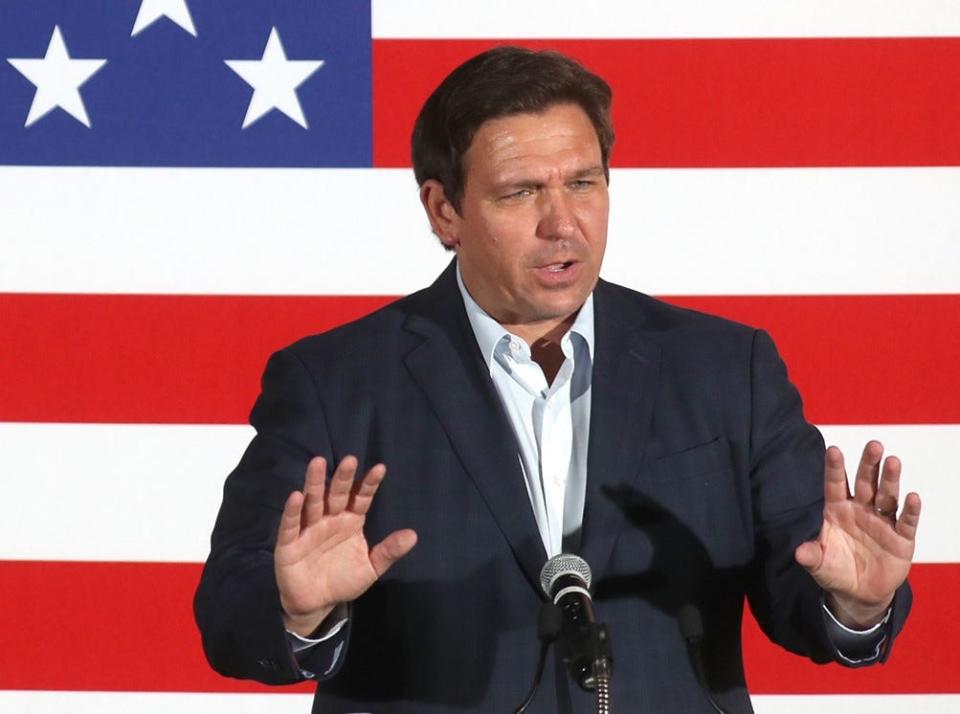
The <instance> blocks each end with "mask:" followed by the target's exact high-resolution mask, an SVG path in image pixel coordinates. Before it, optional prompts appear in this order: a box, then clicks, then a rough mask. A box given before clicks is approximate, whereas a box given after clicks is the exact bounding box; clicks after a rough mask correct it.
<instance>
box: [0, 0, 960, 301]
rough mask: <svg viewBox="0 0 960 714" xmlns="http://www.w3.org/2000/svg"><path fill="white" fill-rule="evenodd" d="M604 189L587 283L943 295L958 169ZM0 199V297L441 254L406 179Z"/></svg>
mask: <svg viewBox="0 0 960 714" xmlns="http://www.w3.org/2000/svg"><path fill="white" fill-rule="evenodd" d="M958 6H960V5H958ZM610 190H611V202H612V210H611V219H610V220H611V225H610V240H609V242H608V251H607V258H606V263H605V267H604V276H605V277H607V278H609V279H611V280H615V281H617V282H621V283H624V284H627V285H630V286H632V287H636V288H639V289H642V290H644V291H646V292H649V293H652V294H657V295H671V294H672V295H680V294H685V295H693V294H701V295H702V294H728V293H734V294H851V293H854V294H856V293H862V294H872V293H958V292H960V270H957V266H958V265H960V240H958V239H957V237H958V236H960V201H957V200H956V198H957V196H960V169H958V168H952V167H951V168H896V169H671V170H665V169H656V170H654V169H651V170H645V169H622V170H615V171H614V172H613V176H612V185H611V189H610ZM0 196H3V197H4V208H3V211H0V236H2V239H0V240H2V248H3V253H2V260H0V292H60V293H66V292H81V293H167V294H178V293H179V294H197V293H208V294H261V295H262V294H279V295H283V294H288V295H289V294H294V295H295V294H364V293H365V294H387V295H398V294H405V293H408V292H411V291H413V290H416V289H418V288H420V287H423V286H424V285H427V284H429V283H430V282H431V281H432V280H433V278H434V277H435V276H436V275H437V274H438V273H439V272H440V270H441V269H442V268H443V266H444V265H445V264H446V262H447V260H449V257H450V255H449V254H448V253H445V252H444V251H443V250H442V249H441V248H440V247H439V245H438V244H437V242H436V239H435V238H434V237H433V236H432V235H431V234H430V231H429V227H428V224H427V221H426V218H425V217H424V214H423V210H422V208H421V206H420V202H419V200H418V197H417V188H416V185H415V183H414V180H413V177H412V173H411V171H409V170H407V169H375V170H371V169H368V170H306V169H289V170H277V169H267V170H262V169H261V170H257V169H206V170H194V169H139V168H134V169H102V168H37V167H19V168H18V167H5V168H0ZM52 197H56V208H55V209H54V208H52V207H51V206H52V204H51V200H52Z"/></svg>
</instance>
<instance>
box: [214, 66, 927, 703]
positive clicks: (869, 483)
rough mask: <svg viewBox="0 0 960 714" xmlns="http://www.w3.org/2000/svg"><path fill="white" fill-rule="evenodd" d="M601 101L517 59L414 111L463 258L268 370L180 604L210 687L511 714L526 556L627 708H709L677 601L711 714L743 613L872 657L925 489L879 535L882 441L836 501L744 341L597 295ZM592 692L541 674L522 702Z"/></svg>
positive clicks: (815, 438) (767, 352) (432, 197)
mask: <svg viewBox="0 0 960 714" xmlns="http://www.w3.org/2000/svg"><path fill="white" fill-rule="evenodd" d="M609 107H610V91H609V88H608V87H607V85H606V83H604V82H603V80H601V79H600V78H598V77H595V76H594V75H592V74H590V73H588V72H587V71H586V70H584V69H583V68H582V67H580V66H579V65H578V64H576V63H574V62H573V61H571V60H569V59H567V58H565V57H562V56H560V55H556V54H553V53H534V52H530V51H527V50H522V49H516V48H499V49H496V50H491V51H489V52H486V53H484V54H482V55H479V56H478V57H475V58H473V59H472V60H470V61H468V62H466V63H465V64H464V65H462V66H461V67H460V68H458V69H457V70H455V71H454V72H453V73H452V74H451V75H450V76H449V77H448V78H447V79H446V80H444V82H443V83H442V84H441V85H440V87H438V88H437V90H436V91H435V92H434V94H433V95H432V96H431V97H430V99H428V101H427V102H426V104H425V105H424V107H423V109H422V111H421V114H420V117H419V118H418V120H417V125H416V127H415V130H414V138H413V155H414V169H415V172H416V175H417V179H418V181H419V183H420V197H421V201H422V203H423V205H424V208H425V209H426V212H427V215H428V217H429V220H430V223H431V226H432V229H433V231H434V233H435V234H436V235H437V236H438V237H439V239H440V241H441V242H442V244H443V245H444V246H445V247H446V248H448V249H450V250H452V251H453V252H455V254H456V260H455V261H454V262H453V263H451V265H450V267H449V268H448V269H447V270H446V271H445V272H444V273H443V275H441V276H440V278H438V280H437V281H436V282H435V283H434V285H432V286H431V287H429V288H427V289H426V290H423V291H421V292H419V293H416V294H414V295H412V296H409V297H407V298H405V299H403V300H400V301H399V302H397V303H394V304H393V305H390V306H388V307H386V308H384V309H383V310H380V311H379V312H377V313H375V314H373V315H371V316H369V317H367V318H365V319H363V320H360V321H358V322H356V323H353V324H350V325H346V326H344V327H341V328H339V329H337V330H333V331H331V332H329V333H326V334H324V335H319V336H315V337H311V338H307V339H305V340H302V341H300V342H298V343H296V344H295V345H293V346H291V347H290V348H288V349H286V350H283V351H281V352H279V353H277V354H276V355H274V356H273V358H272V359H271V361H270V363H269V364H268V366H267V370H266V372H265V375H264V380H263V392H262V394H261V396H260V398H259V400H258V402H257V405H256V406H255V408H254V411H253V413H252V416H251V422H252V423H253V425H254V426H255V427H256V428H257V432H258V433H257V436H256V438H255V439H254V440H253V442H252V443H251V445H250V447H249V449H248V450H247V452H246V454H245V455H244V457H243V460H242V461H241V463H240V465H239V466H238V467H237V469H236V470H235V471H234V472H233V474H231V476H230V477H229V479H228V481H227V484H226V487H225V492H224V502H223V506H222V508H221V512H220V515H219V518H218V521H217V526H216V530H215V531H214V535H213V546H212V551H211V555H210V558H209V560H208V562H207V566H206V568H205V570H204V575H203V580H202V582H201V585H200V588H199V590H198V593H197V600H196V613H197V620H198V622H199V624H200V627H201V630H202V632H203V636H204V645H205V648H206V651H207V655H208V657H209V659H210V661H211V663H212V664H213V666H214V667H216V668H217V669H218V670H219V671H221V672H223V673H225V674H228V675H231V676H239V677H253V678H256V679H259V680H261V681H265V682H271V683H281V682H292V681H297V680H300V679H302V678H304V677H317V678H318V679H320V680H322V681H320V683H319V685H318V689H317V695H316V700H315V706H314V710H315V711H323V712H355V711H372V712H418V713H422V712H454V711H458V712H459V711H489V712H506V711H511V710H512V709H513V708H514V707H515V706H516V705H517V704H518V703H519V702H520V701H521V700H522V699H523V696H524V694H525V692H526V689H527V688H528V686H529V684H530V681H531V679H532V677H533V671H534V667H535V663H536V654H537V649H538V642H537V638H536V621H537V613H538V610H539V608H540V604H541V602H542V599H543V596H542V594H541V593H540V589H539V586H538V584H537V578H538V574H539V571H540V568H541V566H542V565H543V563H544V561H545V560H546V559H547V557H549V556H552V555H555V554H556V553H558V552H561V551H570V550H572V551H575V552H578V553H580V554H581V555H582V556H583V557H584V558H585V559H586V560H587V561H588V562H589V564H590V565H591V566H592V567H593V570H594V582H595V591H596V592H595V596H596V611H597V613H598V617H599V618H600V619H601V620H602V621H604V622H606V623H608V625H609V626H610V630H611V633H612V643H613V654H614V658H615V665H614V667H615V669H614V677H613V701H614V705H615V706H616V705H617V704H618V703H620V704H621V706H622V707H624V709H623V710H629V711H631V712H665V711H683V712H698V711H703V712H707V711H713V709H712V708H711V705H710V703H709V702H708V700H707V698H706V697H705V695H704V693H703V691H702V690H701V689H700V688H699V686H698V683H697V680H696V678H695V675H694V667H693V664H692V663H691V661H690V659H689V657H688V653H687V648H686V643H685V641H684V638H683V637H682V635H681V632H680V627H679V625H678V622H677V612H678V610H679V609H680V608H681V607H682V606H684V605H693V606H694V607H696V608H697V609H698V610H699V611H700V612H701V614H702V617H703V621H704V639H703V648H702V649H703V655H704V660H705V669H706V679H707V682H706V684H707V686H708V687H709V689H710V690H711V692H712V694H713V695H714V696H715V698H716V699H717V700H718V701H719V702H721V704H722V705H723V706H724V707H725V708H726V709H727V710H728V711H731V712H744V711H750V703H749V698H748V696H747V693H746V689H745V684H744V677H743V666H742V658H741V652H740V619H741V613H742V607H743V601H744V597H745V596H746V597H747V598H748V599H749V602H750V606H751V608H752V609H753V611H754V613H755V615H756V617H757V619H758V621H759V622H760V624H761V626H762V627H763V628H764V630H765V631H766V632H767V634H768V635H770V636H771V638H773V639H774V640H775V641H777V642H778V643H780V644H781V645H783V646H785V647H787V648H788V649H791V650H793V651H795V652H798V653H800V654H802V655H805V656H808V657H811V658H813V659H814V660H816V661H819V662H824V661H829V660H835V661H840V662H844V663H846V664H850V665H856V664H869V663H871V662H874V661H882V660H883V659H885V658H886V657H887V655H888V654H889V650H890V644H891V642H892V640H893V637H894V636H895V634H896V632H897V631H898V630H899V629H900V627H901V626H902V624H903V622H904V619H905V617H906V614H907V611H908V609H909V605H910V593H909V589H908V587H907V585H906V583H905V580H906V575H907V572H908V570H909V566H910V560H911V558H912V554H913V543H914V537H915V532H916V527H917V522H918V519H919V513H920V501H919V498H918V497H917V496H916V494H910V495H908V496H907V497H906V499H904V503H903V505H902V509H901V513H900V516H899V518H898V517H897V515H896V513H897V509H898V503H899V476H900V463H899V461H898V460H897V459H895V458H894V457H890V458H888V459H886V461H883V450H882V447H881V446H880V444H878V443H876V442H871V443H869V444H868V445H867V446H866V448H865V449H864V452H863V456H862V458H861V462H860V465H859V467H858V469H857V475H856V480H855V486H854V494H853V496H852V497H851V496H849V494H848V490H847V481H846V475H845V472H844V465H843V458H842V455H841V454H840V453H839V451H838V450H837V449H836V448H835V447H832V448H831V449H829V450H827V452H826V459H824V451H823V443H822V440H821V439H820V436H819V434H818V433H817V431H816V430H815V429H814V428H813V427H811V426H810V425H808V424H807V423H806V422H805V421H804V420H803V416H802V410H801V403H800V400H799V397H798V395H797V393H796V391H795V390H794V389H793V387H792V386H791V385H790V384H789V382H788V381H787V379H786V373H785V369H784V367H783V364H782V362H781V361H780V359H779V357H778V356H777V353H776V350H775V348H774V347H773V345H772V343H771V342H770V340H769V338H767V337H766V336H765V335H764V334H763V333H762V332H758V331H754V330H751V329H749V328H746V327H743V326H740V325H735V324H732V323H729V322H726V321H723V320H720V319H717V318H712V317H708V316H705V315H700V314H696V313H692V312H689V311H685V310H680V309H677V308H673V307H670V306H667V305H664V304H662V303H659V302H657V301H655V300H653V299H651V298H649V297H647V296H644V295H642V294H639V293H635V292H632V291H630V290H627V289H625V288H621V287H618V286H614V285H610V284H608V283H604V282H603V281H599V282H598V275H599V271H600V266H601V262H602V258H603V253H604V248H605V244H606V233H607V216H608V207H609V206H608V194H607V182H608V176H609V173H608V161H609V153H610V149H611V146H612V143H613V132H612V129H611V128H610V120H609ZM328 464H329V465H330V466H331V467H333V466H335V469H334V471H333V475H332V477H330V478H329V479H328V474H327V468H328ZM881 464H882V465H881ZM387 467H389V469H390V477H389V478H386V470H387ZM304 471H306V480H305V482H304V481H303V473H304ZM360 474H363V475H362V477H359V476H360ZM301 487H302V491H300V490H299V489H300V488H301ZM824 495H825V498H824ZM371 544H372V547H371ZM414 546H416V547H414ZM592 706H593V705H592V701H591V699H590V697H589V696H588V695H586V694H585V693H583V692H581V691H579V690H577V689H576V688H575V687H574V686H571V685H570V684H569V682H568V678H567V677H566V675H565V673H564V672H563V670H562V669H561V668H560V667H559V666H558V665H557V663H556V662H554V663H553V666H551V667H548V668H547V672H546V675H545V680H544V685H543V687H542V690H541V694H540V695H539V697H538V699H537V701H536V702H535V705H534V707H533V709H531V711H542V712H586V711H592V710H593V709H592ZM627 708H628V709H627Z"/></svg>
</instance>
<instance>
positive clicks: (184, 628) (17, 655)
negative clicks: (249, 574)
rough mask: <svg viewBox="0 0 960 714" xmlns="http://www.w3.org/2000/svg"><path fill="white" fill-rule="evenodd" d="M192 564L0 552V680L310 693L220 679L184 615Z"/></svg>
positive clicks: (3, 684)
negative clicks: (14, 557)
mask: <svg viewBox="0 0 960 714" xmlns="http://www.w3.org/2000/svg"><path fill="white" fill-rule="evenodd" d="M200 569H201V566H200V565H199V564H195V563H100V562H97V563H79V562H66V563H65V562H35V561H0V592H3V594H4V596H3V597H4V604H3V607H2V608H0V689H55V690H77V691H89V690H100V691H125V692H126V691H129V692H141V691H142V692H150V691H155V692H181V691H182V692H257V691H290V692H301V693H302V692H312V691H313V689H314V685H311V684H307V685H296V686H294V687H293V688H284V689H282V690H276V689H271V688H270V687H266V686H263V685H259V684H256V683H252V682H240V681H237V680H230V679H226V678H223V677H221V676H219V675H218V674H216V673H215V672H214V671H213V670H212V669H210V667H209V666H208V665H207V663H206V659H205V658H204V656H203V650H202V648H201V646H200V635H199V633H198V631H197V627H196V625H195V624H194V621H193V610H192V607H193V602H192V599H193V591H194V590H195V589H196V586H197V583H198V582H199V581H200Z"/></svg>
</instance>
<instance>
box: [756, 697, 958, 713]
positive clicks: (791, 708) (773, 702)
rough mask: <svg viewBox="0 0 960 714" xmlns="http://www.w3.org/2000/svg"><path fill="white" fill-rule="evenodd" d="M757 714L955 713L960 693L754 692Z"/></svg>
mask: <svg viewBox="0 0 960 714" xmlns="http://www.w3.org/2000/svg"><path fill="white" fill-rule="evenodd" d="M751 699H752V700H753V709H754V712H755V713H756V714H810V712H816V713H817V714H903V713H904V712H918V713H919V712H923V714H956V712H960V694H831V695H824V694H804V695H789V696H788V695H780V694H764V695H754V696H753V697H751Z"/></svg>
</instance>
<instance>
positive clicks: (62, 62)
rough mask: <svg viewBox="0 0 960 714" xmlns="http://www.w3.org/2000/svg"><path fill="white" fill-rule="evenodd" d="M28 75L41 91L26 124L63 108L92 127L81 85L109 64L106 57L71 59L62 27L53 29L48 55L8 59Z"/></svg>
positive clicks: (31, 107) (31, 108)
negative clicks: (81, 94) (35, 57)
mask: <svg viewBox="0 0 960 714" xmlns="http://www.w3.org/2000/svg"><path fill="white" fill-rule="evenodd" d="M7 62H9V63H10V64H12V65H13V66H14V67H16V69H17V71H18V72H20V74H22V75H23V76H24V77H26V78H27V79H29V80H30V81H31V82H33V84H34V86H36V88H37V91H36V93H35V94H34V95H33V104H31V105H30V112H29V113H28V114H27V123H26V124H24V126H25V127H27V126H30V125H31V124H33V123H34V122H35V121H37V120H38V119H40V118H42V117H43V116H45V115H46V114H47V112H49V111H51V110H52V109H55V108H57V107H60V108H61V109H63V110H64V111H65V112H67V113H68V114H69V115H70V116H72V117H73V118H74V119H76V120H77V121H78V122H80V123H81V124H83V125H84V126H86V127H88V128H89V126H90V118H89V117H88V116H87V110H86V108H85V107H84V106H83V99H81V98H80V87H81V85H83V83H84V82H86V81H87V80H88V79H90V77H91V76H92V75H93V73H94V72H96V71H97V70H98V69H100V68H101V67H103V65H105V64H106V63H107V61H106V60H105V59H70V55H69V54H68V53H67V46H66V44H64V42H63V35H61V34H60V26H59V25H58V26H56V27H54V28H53V34H52V35H51V36H50V44H49V45H47V54H46V55H44V57H43V59H34V58H30V59H19V58H12V57H11V58H8V59H7Z"/></svg>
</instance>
